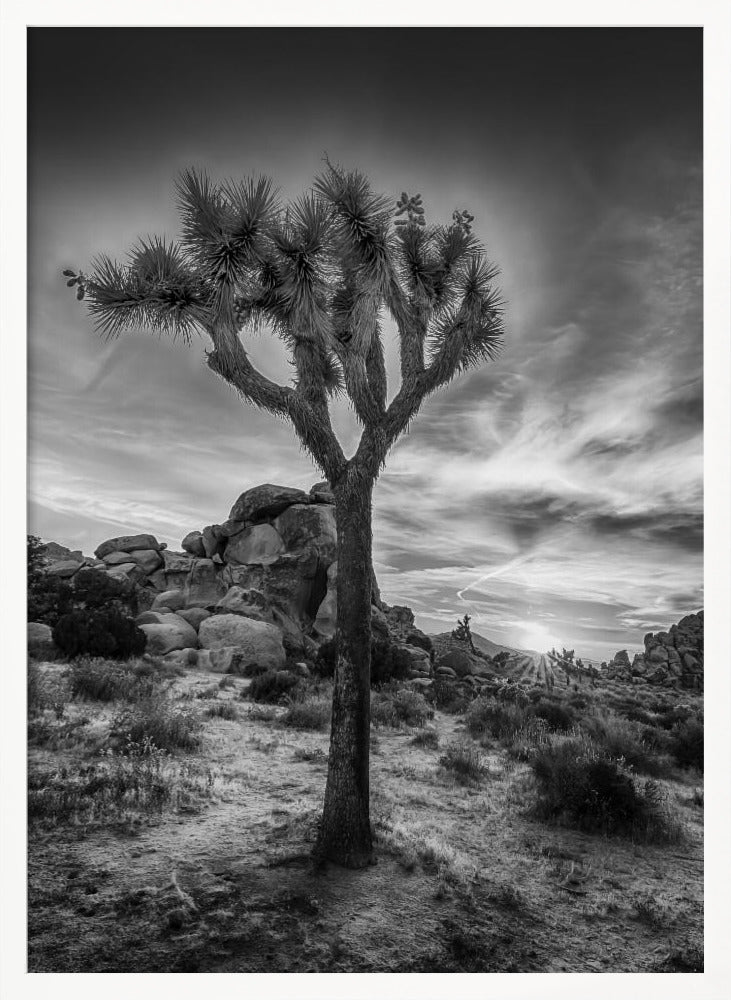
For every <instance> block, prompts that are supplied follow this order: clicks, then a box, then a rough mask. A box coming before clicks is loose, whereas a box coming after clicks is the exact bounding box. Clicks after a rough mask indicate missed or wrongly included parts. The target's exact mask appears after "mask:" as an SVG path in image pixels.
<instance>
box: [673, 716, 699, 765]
mask: <svg viewBox="0 0 731 1000" xmlns="http://www.w3.org/2000/svg"><path fill="white" fill-rule="evenodd" d="M670 752H671V753H672V755H673V758H674V759H675V762H676V763H677V764H679V765H680V767H695V768H697V769H698V770H699V771H702V770H703V764H704V761H703V723H702V721H701V720H700V719H688V720H687V721H686V722H676V724H675V725H674V726H673V728H672V730H671V732H670Z"/></svg>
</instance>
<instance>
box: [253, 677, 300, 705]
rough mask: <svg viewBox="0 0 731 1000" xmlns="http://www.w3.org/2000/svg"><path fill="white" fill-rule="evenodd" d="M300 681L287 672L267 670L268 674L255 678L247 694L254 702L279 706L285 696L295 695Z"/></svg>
mask: <svg viewBox="0 0 731 1000" xmlns="http://www.w3.org/2000/svg"><path fill="white" fill-rule="evenodd" d="M299 681H300V679H299V677H296V676H295V675H294V674H290V673H287V671H286V670H267V671H266V673H263V674H260V675H259V676H258V677H254V679H253V680H252V682H251V684H250V685H249V690H248V692H247V693H248V696H249V698H251V700H252V701H258V702H262V703H264V704H265V705H277V704H278V703H279V702H280V701H281V700H282V699H283V698H284V696H285V695H288V694H292V693H293V691H294V689H295V688H296V687H297V685H298V684H299Z"/></svg>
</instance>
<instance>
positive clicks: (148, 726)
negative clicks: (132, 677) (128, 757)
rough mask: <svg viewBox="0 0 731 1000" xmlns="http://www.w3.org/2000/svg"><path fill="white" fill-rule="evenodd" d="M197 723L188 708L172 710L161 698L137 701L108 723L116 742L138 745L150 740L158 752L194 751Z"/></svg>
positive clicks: (197, 739) (196, 739)
mask: <svg viewBox="0 0 731 1000" xmlns="http://www.w3.org/2000/svg"><path fill="white" fill-rule="evenodd" d="M200 729H201V722H200V719H199V718H198V715H197V714H196V713H195V712H193V711H191V710H190V709H180V708H175V707H174V706H173V705H172V704H171V702H169V701H167V700H165V699H164V698H159V697H154V698H147V699H145V700H144V701H141V702H140V703H139V704H138V705H136V706H135V708H134V709H127V710H126V711H124V712H121V713H120V714H119V715H118V716H117V717H116V718H115V719H114V721H113V723H112V733H113V734H114V736H116V737H117V740H118V741H120V740H126V742H127V743H132V744H142V743H144V741H145V740H148V741H151V742H152V743H154V745H155V746H156V747H158V748H159V749H161V750H168V751H172V750H195V749H196V747H197V746H198V745H199V743H200V738H199V736H198V733H199V732H200Z"/></svg>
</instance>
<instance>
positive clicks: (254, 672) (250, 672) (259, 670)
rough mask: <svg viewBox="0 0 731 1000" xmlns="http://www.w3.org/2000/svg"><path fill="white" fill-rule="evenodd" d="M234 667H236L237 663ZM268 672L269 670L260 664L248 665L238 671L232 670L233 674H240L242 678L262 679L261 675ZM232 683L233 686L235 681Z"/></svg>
mask: <svg viewBox="0 0 731 1000" xmlns="http://www.w3.org/2000/svg"><path fill="white" fill-rule="evenodd" d="M232 666H233V667H236V664H235V662H234V663H233V664H232ZM266 672H267V668H266V667H262V666H260V665H259V664H258V663H247V664H245V665H244V666H243V667H238V669H234V670H232V673H236V674H239V675H240V676H241V677H261V675H262V674H265V673H266ZM231 683H232V684H233V683H234V681H233V680H232V681H231Z"/></svg>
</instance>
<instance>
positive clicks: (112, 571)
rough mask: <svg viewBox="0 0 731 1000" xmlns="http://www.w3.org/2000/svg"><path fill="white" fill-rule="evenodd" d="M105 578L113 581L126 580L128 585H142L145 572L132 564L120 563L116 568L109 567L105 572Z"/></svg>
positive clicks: (135, 564)
mask: <svg viewBox="0 0 731 1000" xmlns="http://www.w3.org/2000/svg"><path fill="white" fill-rule="evenodd" d="M106 574H107V576H111V578H112V579H113V580H121V581H125V580H128V581H129V582H130V583H143V582H144V580H145V576H146V574H145V571H144V570H143V569H142V567H141V566H138V565H137V563H134V562H126V563H120V564H119V565H118V566H109V567H107V570H106Z"/></svg>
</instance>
